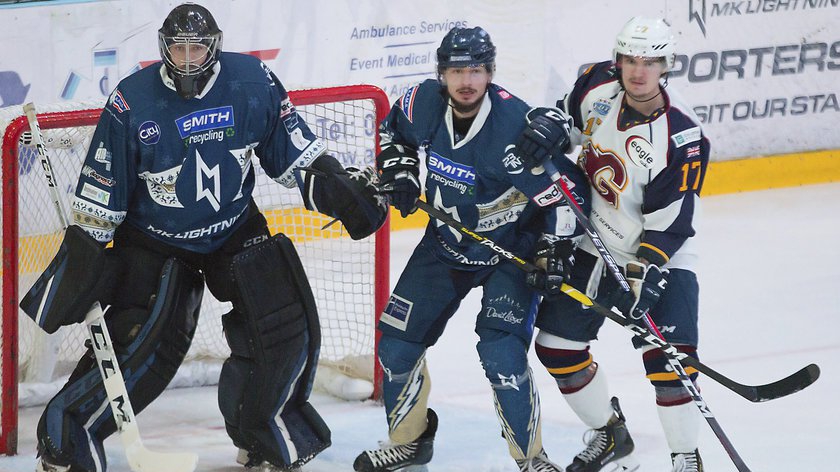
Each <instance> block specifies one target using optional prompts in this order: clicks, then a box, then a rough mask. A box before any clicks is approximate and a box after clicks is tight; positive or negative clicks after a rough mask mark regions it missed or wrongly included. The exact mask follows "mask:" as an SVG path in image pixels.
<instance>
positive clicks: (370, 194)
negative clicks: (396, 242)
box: [300, 154, 388, 240]
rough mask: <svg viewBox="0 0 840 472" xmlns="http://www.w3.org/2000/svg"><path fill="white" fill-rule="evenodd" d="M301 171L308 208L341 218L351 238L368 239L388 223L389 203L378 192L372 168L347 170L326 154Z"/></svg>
mask: <svg viewBox="0 0 840 472" xmlns="http://www.w3.org/2000/svg"><path fill="white" fill-rule="evenodd" d="M300 170H301V171H302V174H303V182H304V185H303V199H304V203H305V205H306V208H307V209H308V210H314V211H317V212H319V213H323V214H325V215H329V216H332V217H333V218H337V219H339V220H340V221H341V223H342V224H343V225H344V227H345V228H347V232H348V233H350V237H351V238H353V239H356V240H358V239H363V238H366V237H368V236H370V235H371V234H373V233H374V232H376V230H378V229H379V228H380V227H381V226H382V224H383V223H385V218H386V217H387V216H388V205H387V204H386V203H385V199H384V198H382V196H381V195H380V194H379V188H378V187H377V177H376V172H375V171H374V170H373V169H371V168H366V169H365V170H359V169H356V168H355V167H348V168H347V169H345V168H343V167H341V164H340V163H339V162H338V161H337V160H336V159H335V158H334V157H333V156H330V155H329V154H323V155H321V156H319V157H318V158H317V159H315V160H314V161H312V164H310V166H309V167H302V168H301V169H300Z"/></svg>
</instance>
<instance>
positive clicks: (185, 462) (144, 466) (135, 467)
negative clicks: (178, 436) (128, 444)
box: [126, 444, 198, 472]
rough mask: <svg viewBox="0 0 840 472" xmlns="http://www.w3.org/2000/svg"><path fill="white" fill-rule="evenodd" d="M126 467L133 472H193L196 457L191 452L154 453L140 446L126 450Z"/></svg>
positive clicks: (136, 445) (196, 460) (196, 462)
mask: <svg viewBox="0 0 840 472" xmlns="http://www.w3.org/2000/svg"><path fill="white" fill-rule="evenodd" d="M126 457H127V458H128V465H129V467H131V470H132V471H134V472H193V471H194V470H195V468H196V466H197V465H198V455H196V454H193V453H191V452H155V451H150V450H148V449H146V448H145V447H144V446H143V445H142V444H135V445H134V447H132V448H131V450H126Z"/></svg>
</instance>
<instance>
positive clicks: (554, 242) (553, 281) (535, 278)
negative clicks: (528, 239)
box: [525, 235, 575, 297]
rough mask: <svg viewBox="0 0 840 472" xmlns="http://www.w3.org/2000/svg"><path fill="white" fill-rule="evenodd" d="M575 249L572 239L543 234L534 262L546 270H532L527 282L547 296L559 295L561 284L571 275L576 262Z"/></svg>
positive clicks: (535, 252)
mask: <svg viewBox="0 0 840 472" xmlns="http://www.w3.org/2000/svg"><path fill="white" fill-rule="evenodd" d="M574 250H575V245H574V243H573V242H572V240H571V239H568V238H559V237H557V236H553V235H543V237H542V238H540V240H539V241H538V242H537V246H536V249H535V251H534V264H535V265H536V266H537V267H539V268H540V269H543V270H544V271H545V272H543V271H539V272H531V273H529V274H528V275H527V276H526V278H525V282H526V283H527V284H528V285H530V286H531V287H533V288H534V289H535V290H537V291H538V292H540V293H541V294H543V296H545V297H553V296H555V295H559V294H560V293H561V290H560V286H561V285H563V282H565V281H567V280H569V276H570V275H571V272H572V266H573V265H574V263H575V256H574Z"/></svg>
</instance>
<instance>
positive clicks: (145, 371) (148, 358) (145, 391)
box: [38, 259, 204, 470]
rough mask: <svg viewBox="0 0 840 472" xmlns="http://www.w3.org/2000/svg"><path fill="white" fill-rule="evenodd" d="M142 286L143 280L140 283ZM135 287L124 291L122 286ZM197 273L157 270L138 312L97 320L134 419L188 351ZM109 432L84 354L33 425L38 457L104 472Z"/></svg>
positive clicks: (199, 291) (198, 290)
mask: <svg viewBox="0 0 840 472" xmlns="http://www.w3.org/2000/svg"><path fill="white" fill-rule="evenodd" d="M146 282H147V281H146ZM138 285H139V286H142V283H138V284H137V285H128V286H129V287H136V286H138ZM203 288H204V281H203V279H202V277H201V275H200V274H199V273H198V272H196V271H194V270H193V269H191V268H189V267H187V266H186V265H184V264H183V263H181V262H179V261H178V260H176V259H169V260H167V261H166V262H165V264H164V265H163V270H162V272H161V273H160V279H159V284H158V286H157V287H156V291H155V292H154V293H153V294H152V295H154V297H151V298H152V299H153V300H154V303H153V304H152V306H151V308H150V309H147V308H145V307H143V308H141V307H136V306H134V307H131V306H128V307H118V306H117V307H112V308H111V309H109V310H108V312H107V313H106V315H105V319H106V323H107V324H108V328H109V330H110V331H113V332H114V333H115V335H114V337H113V341H114V349H115V352H116V353H117V358H118V360H119V363H120V369H121V370H122V373H123V376H124V378H125V383H126V388H127V390H128V393H129V398H130V399H131V403H132V407H133V409H134V411H135V412H136V413H140V412H141V411H143V409H144V408H145V407H146V406H148V405H149V404H150V403H151V402H152V401H153V400H154V399H155V398H157V397H158V396H159V395H160V394H161V392H163V390H164V389H165V388H166V385H167V384H168V383H169V381H170V380H171V379H172V377H173V376H174V375H175V372H176V371H177V370H178V366H180V365H181V362H182V361H183V359H184V356H185V355H186V353H187V350H189V346H190V343H191V341H192V338H193V335H194V334H195V327H196V324H197V319H198V311H199V308H200V306H201V298H202V295H203V293H204V292H203ZM114 431H116V423H115V421H114V417H113V414H112V413H111V408H110V406H109V403H108V397H107V393H106V392H105V388H104V386H103V384H102V378H101V376H100V373H99V370H98V369H97V366H96V359H95V357H94V355H93V352H92V350H91V349H88V351H87V352H86V353H85V356H84V357H83V358H82V360H81V361H80V362H79V364H78V365H77V367H76V369H75V370H74V372H73V374H72V375H71V376H70V379H69V380H68V382H67V384H66V385H65V386H64V387H63V388H62V389H61V391H60V392H59V393H58V394H57V395H56V396H55V397H53V399H52V400H50V402H49V403H48V404H47V407H46V409H45V410H44V413H43V415H42V416H41V420H40V422H39V424H38V451H39V454H42V455H48V456H49V457H50V458H52V459H55V460H56V462H54V463H64V464H71V465H73V466H74V467H78V468H81V469H82V470H105V455H104V451H103V450H102V441H104V440H105V438H107V437H108V436H110V435H111V434H112V433H114Z"/></svg>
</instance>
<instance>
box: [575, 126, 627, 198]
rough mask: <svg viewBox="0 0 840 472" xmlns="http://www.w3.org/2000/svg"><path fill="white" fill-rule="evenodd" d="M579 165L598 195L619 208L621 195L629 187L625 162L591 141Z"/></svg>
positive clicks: (581, 156)
mask: <svg viewBox="0 0 840 472" xmlns="http://www.w3.org/2000/svg"><path fill="white" fill-rule="evenodd" d="M578 164H579V165H580V167H581V168H583V170H584V171H585V172H586V175H587V176H588V177H589V181H590V182H591V183H592V187H593V188H594V189H595V190H596V191H597V192H598V195H600V196H601V197H603V198H604V200H606V201H608V202H610V203H611V204H612V205H613V206H614V207H615V208H618V203H619V202H618V200H619V194H620V193H621V191H622V190H623V189H624V187H625V186H627V169H626V168H625V167H624V162H623V161H622V160H621V159H620V158H619V157H618V156H616V155H615V154H614V153H612V152H610V151H604V150H602V149H601V148H600V147H598V146H597V145H596V146H593V145H592V142H591V141H590V142H589V144H587V145H586V147H585V148H584V149H583V152H582V153H581V155H580V159H579V161H578Z"/></svg>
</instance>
